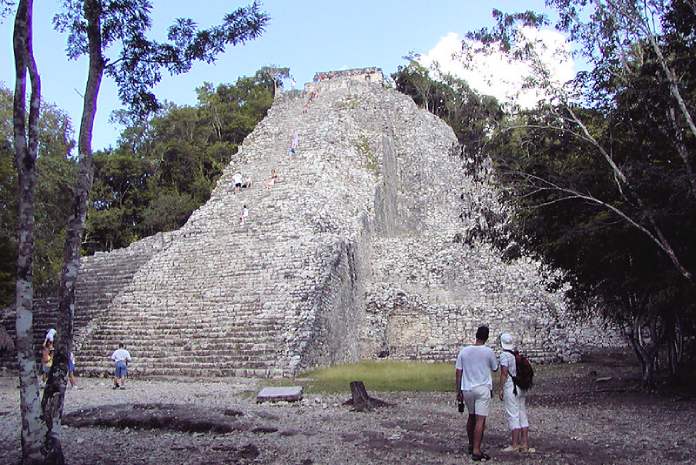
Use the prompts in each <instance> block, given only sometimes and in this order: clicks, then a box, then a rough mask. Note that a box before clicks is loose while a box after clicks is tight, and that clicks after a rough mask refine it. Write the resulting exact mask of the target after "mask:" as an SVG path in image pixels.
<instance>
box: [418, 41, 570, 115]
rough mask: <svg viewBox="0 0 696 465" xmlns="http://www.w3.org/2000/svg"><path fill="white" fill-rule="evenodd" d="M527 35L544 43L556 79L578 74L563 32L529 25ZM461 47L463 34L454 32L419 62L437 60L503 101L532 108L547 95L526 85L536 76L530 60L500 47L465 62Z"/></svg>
mask: <svg viewBox="0 0 696 465" xmlns="http://www.w3.org/2000/svg"><path fill="white" fill-rule="evenodd" d="M524 35H525V37H526V38H527V39H530V40H533V41H539V42H540V43H542V44H543V46H542V47H541V48H537V50H538V52H539V55H540V57H541V61H542V62H543V63H544V65H545V66H546V67H547V68H548V69H549V71H550V75H551V79H552V80H553V81H555V82H557V83H564V82H566V81H568V80H570V79H572V78H573V77H574V76H575V64H574V62H573V60H572V58H571V57H570V56H569V47H568V43H567V42H566V41H565V38H564V37H563V35H561V34H560V33H559V32H557V31H554V30H550V29H548V30H537V29H526V30H524ZM461 50H462V38H461V37H460V36H459V34H457V33H454V32H450V33H448V34H447V35H446V36H444V37H443V38H442V39H440V41H439V42H438V43H437V45H435V47H433V48H432V49H431V50H430V51H428V52H427V53H425V54H424V55H422V56H421V57H420V59H419V62H420V63H421V64H422V65H423V66H426V67H433V66H434V65H435V64H436V63H437V65H438V66H439V69H440V71H441V72H442V73H449V74H452V75H453V76H456V77H459V78H461V79H464V80H466V81H467V82H468V83H469V85H470V86H471V87H472V88H474V89H476V90H477V91H478V92H479V93H482V94H485V95H492V96H494V97H496V98H497V99H498V100H499V101H501V102H506V103H516V104H519V105H520V106H521V107H523V108H530V107H533V106H534V105H535V104H536V103H537V102H538V101H539V100H540V99H542V98H544V97H545V95H544V94H543V92H542V91H541V90H540V89H538V88H537V89H534V88H528V89H525V88H523V84H524V83H525V81H526V80H528V79H529V77H530V76H531V77H533V76H532V70H531V68H530V66H529V65H528V64H525V63H521V62H518V61H512V60H510V59H509V58H508V57H507V56H505V55H503V54H502V53H501V52H497V51H496V52H493V53H490V54H484V53H478V54H476V55H474V56H473V57H472V58H471V61H470V62H467V63H465V62H464V60H468V58H464V57H463V56H462V54H461Z"/></svg>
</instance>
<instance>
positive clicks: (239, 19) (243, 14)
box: [53, 0, 269, 117]
mask: <svg viewBox="0 0 696 465" xmlns="http://www.w3.org/2000/svg"><path fill="white" fill-rule="evenodd" d="M89 7H92V8H98V9H99V11H98V12H97V16H98V17H99V19H100V23H101V31H100V33H101V44H100V45H101V50H100V52H101V53H104V52H105V51H106V50H107V49H109V48H110V47H111V46H112V45H119V47H118V55H117V57H116V58H114V59H108V58H106V59H105V61H106V62H105V63H104V65H105V72H106V74H107V75H109V76H110V77H112V78H113V79H114V80H115V81H116V84H117V87H118V93H119V97H120V99H121V101H122V102H124V103H126V104H127V105H128V106H129V108H130V110H131V111H132V112H133V113H135V114H137V115H138V116H141V117H142V116H144V115H147V114H149V113H151V112H153V111H156V110H157V109H158V108H159V104H158V102H157V99H156V98H155V95H154V94H153V93H152V91H151V89H152V88H153V87H154V86H155V85H156V84H157V83H158V82H160V80H161V78H162V74H161V72H162V71H161V70H162V68H164V69H166V70H167V71H168V72H169V73H171V74H182V73H186V72H188V71H189V70H190V69H191V66H192V64H193V62H194V61H203V62H206V63H212V62H214V61H215V58H216V56H217V54H218V53H219V52H220V51H222V50H224V48H225V46H226V45H239V44H244V43H246V42H247V41H249V40H253V39H255V38H257V37H259V36H260V35H261V33H262V32H263V30H264V27H265V26H266V24H267V23H268V20H269V18H268V15H267V14H266V13H264V12H262V11H261V6H260V3H258V2H254V3H252V4H251V5H249V6H248V7H242V8H238V9H237V10H235V11H233V12H231V13H229V14H227V15H225V17H224V18H223V21H222V23H221V24H219V25H217V26H213V27H211V28H209V29H205V30H199V29H198V27H197V25H196V23H195V22H194V21H193V20H191V19H189V18H177V19H176V20H175V22H174V24H173V25H172V26H170V27H169V29H168V31H167V42H164V43H160V42H157V41H155V40H150V39H148V38H147V33H148V32H149V30H150V27H151V26H152V17H151V15H150V11H151V9H152V5H151V2H150V0H127V1H124V0H103V1H101V2H97V6H94V5H90V4H87V5H83V2H82V1H79V0H63V10H62V11H61V13H59V14H57V15H56V16H55V17H54V19H53V23H54V25H55V27H56V29H57V30H58V31H60V32H65V33H67V34H68V47H67V53H68V56H69V57H70V58H71V59H77V58H79V57H80V56H82V55H87V54H88V52H89V43H88V35H87V30H88V27H87V25H88V23H87V19H86V16H87V14H86V12H87V8H89Z"/></svg>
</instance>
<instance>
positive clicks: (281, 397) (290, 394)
mask: <svg viewBox="0 0 696 465" xmlns="http://www.w3.org/2000/svg"><path fill="white" fill-rule="evenodd" d="M298 400H302V386H282V387H265V388H263V389H261V391H260V392H259V393H258V394H257V395H256V402H279V401H286V402H296V401H298Z"/></svg>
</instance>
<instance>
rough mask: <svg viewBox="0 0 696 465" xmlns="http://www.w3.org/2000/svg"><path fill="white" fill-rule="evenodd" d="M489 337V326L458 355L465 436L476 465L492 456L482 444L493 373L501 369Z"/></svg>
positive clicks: (457, 381) (458, 399)
mask: <svg viewBox="0 0 696 465" xmlns="http://www.w3.org/2000/svg"><path fill="white" fill-rule="evenodd" d="M488 333H489V331H488V326H480V327H479V328H478V330H477V331H476V342H475V343H474V345H471V346H466V347H463V348H462V350H460V351H459V355H458V356H457V363H456V389H457V401H458V402H460V403H461V402H464V403H466V408H467V410H468V411H469V417H468V419H467V421H466V434H467V436H468V438H469V453H470V454H471V458H472V460H474V461H476V462H478V461H481V460H490V456H489V455H487V454H484V453H483V452H482V451H481V442H482V441H483V432H484V431H485V429H486V418H487V417H488V411H489V409H490V404H491V391H492V390H493V380H492V379H491V371H496V370H497V369H498V360H497V359H496V357H495V352H493V350H492V349H491V348H490V347H487V346H486V341H487V340H488Z"/></svg>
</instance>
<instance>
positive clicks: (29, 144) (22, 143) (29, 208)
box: [12, 0, 45, 464]
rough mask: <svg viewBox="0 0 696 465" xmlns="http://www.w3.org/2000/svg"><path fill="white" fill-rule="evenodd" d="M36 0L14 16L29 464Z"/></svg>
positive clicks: (20, 357) (31, 454)
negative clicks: (34, 19)
mask: <svg viewBox="0 0 696 465" xmlns="http://www.w3.org/2000/svg"><path fill="white" fill-rule="evenodd" d="M32 11H33V1H32V0H20V2H19V5H18V6H17V15H16V16H15V23H14V35H13V47H14V58H15V77H16V81H15V92H14V105H13V115H12V116H13V122H14V140H13V142H14V150H15V165H16V167H17V179H18V190H19V192H18V204H19V208H18V228H17V232H18V236H19V242H18V249H17V284H16V296H15V306H16V311H17V322H16V331H17V362H18V365H19V386H20V391H19V392H20V401H19V402H20V410H21V416H22V434H21V438H22V459H23V462H24V463H25V464H34V463H41V462H43V456H42V454H41V444H42V439H43V433H44V431H45V430H44V427H43V425H42V423H41V421H40V419H39V417H40V404H39V381H38V378H37V371H36V356H35V352H34V343H33V330H32V329H33V300H34V288H33V281H32V263H33V256H34V188H35V185H36V157H37V151H38V125H39V110H40V107H41V82H40V79H39V74H38V71H37V68H36V62H35V61H34V53H33V49H32ZM27 71H28V72H29V77H30V79H31V97H30V98H31V101H30V107H29V121H28V123H29V124H28V128H27V120H26V87H27Z"/></svg>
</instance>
